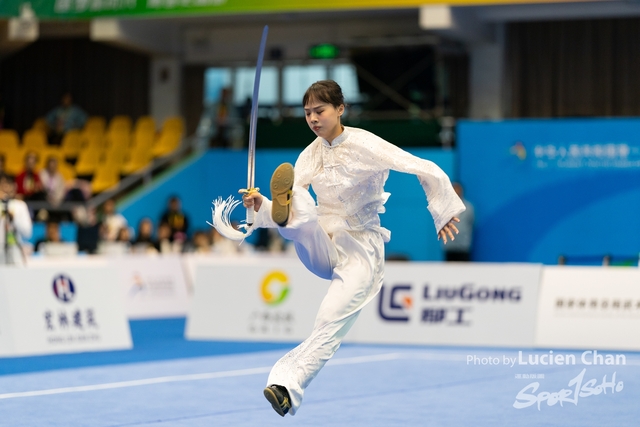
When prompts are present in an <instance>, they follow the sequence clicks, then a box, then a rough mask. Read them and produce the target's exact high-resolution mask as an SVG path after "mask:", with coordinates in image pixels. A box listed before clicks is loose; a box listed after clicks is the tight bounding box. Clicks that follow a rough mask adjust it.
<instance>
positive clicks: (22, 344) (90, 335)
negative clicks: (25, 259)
mask: <svg viewBox="0 0 640 427" xmlns="http://www.w3.org/2000/svg"><path fill="white" fill-rule="evenodd" d="M92 264H93V265H92V266H91V267H89V266H85V267H80V266H71V265H66V266H65V265H64V264H61V263H59V264H58V266H56V267H45V266H42V267H30V268H28V269H24V268H12V267H2V268H0V298H2V300H1V301H0V312H1V313H0V355H3V356H9V355H11V356H14V355H15V356H20V355H36V354H52V353H71V352H82V351H98V350H120V349H128V348H131V347H132V341H131V333H130V330H129V324H128V322H127V318H126V316H125V313H124V307H123V302H122V297H121V292H120V287H118V286H117V277H116V274H115V273H114V272H113V270H112V269H110V268H109V267H108V265H107V263H106V262H105V263H102V265H101V266H100V265H97V264H98V263H92Z"/></svg>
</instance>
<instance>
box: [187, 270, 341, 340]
mask: <svg viewBox="0 0 640 427" xmlns="http://www.w3.org/2000/svg"><path fill="white" fill-rule="evenodd" d="M278 261H279V262H278ZM328 286H329V281H327V280H323V279H320V278H318V277H316V276H314V275H313V274H311V273H310V272H309V271H307V270H306V268H305V267H304V266H303V265H302V264H301V263H300V262H299V261H297V260H294V259H286V258H285V259H280V260H275V259H274V260H268V259H266V260H261V259H252V260H250V262H248V263H245V264H240V263H237V264H234V263H226V264H225V263H222V262H220V263H219V264H217V265H216V264H209V263H207V264H202V265H198V266H197V267H196V278H195V289H194V298H193V302H192V304H191V308H190V310H189V316H188V318H187V326H186V337H187V338H188V339H212V340H250V341H271V342H276V341H277V342H289V341H291V342H294V341H302V340H304V339H305V338H306V337H307V336H308V335H309V334H310V333H311V330H312V328H313V323H314V320H315V316H316V312H317V311H318V307H319V306H320V303H321V302H322V299H323V298H324V295H325V294H326V292H327V289H328Z"/></svg>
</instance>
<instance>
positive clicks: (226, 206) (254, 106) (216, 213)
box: [209, 25, 269, 240]
mask: <svg viewBox="0 0 640 427" xmlns="http://www.w3.org/2000/svg"><path fill="white" fill-rule="evenodd" d="M268 32H269V26H267V25H265V27H264V30H263V31H262V40H261V41H260V51H259V52H258V62H257V65H256V77H255V80H254V82H253V99H252V100H251V121H250V123H249V161H248V170H247V188H243V189H241V190H240V193H242V194H251V193H255V192H257V191H259V190H260V189H259V188H256V187H254V179H255V167H256V127H257V124H258V94H259V92H260V73H261V72H262V61H263V59H264V49H265V46H266V44H267V33H268ZM241 202H242V201H241V200H235V199H234V198H233V196H229V197H228V198H227V199H226V200H222V197H219V198H218V199H217V200H214V202H213V208H211V213H212V217H213V223H209V224H210V225H212V226H213V227H215V229H216V230H218V232H219V233H220V234H222V235H223V236H224V237H226V238H227V239H232V240H244V239H245V238H246V237H248V236H250V235H251V233H252V232H253V227H252V225H253V222H254V213H255V211H254V209H253V207H250V208H247V219H246V223H245V224H242V225H241V226H240V227H242V228H243V229H244V230H245V232H244V233H243V232H242V231H240V230H237V229H236V228H234V227H233V225H231V221H230V219H229V216H230V215H231V212H232V211H233V210H234V209H235V208H236V206H238V205H239V204H240V203H241Z"/></svg>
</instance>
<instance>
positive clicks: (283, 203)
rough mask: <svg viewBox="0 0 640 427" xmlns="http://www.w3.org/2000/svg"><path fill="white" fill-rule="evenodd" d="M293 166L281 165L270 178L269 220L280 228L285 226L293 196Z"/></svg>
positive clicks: (288, 164)
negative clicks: (270, 203) (270, 201)
mask: <svg viewBox="0 0 640 427" xmlns="http://www.w3.org/2000/svg"><path fill="white" fill-rule="evenodd" d="M292 188H293V165H292V164H291V163H283V164H281V165H280V166H278V167H277V168H276V170H275V171H274V172H273V176H271V200H272V202H273V204H272V205H271V218H272V219H273V221H274V222H275V223H276V224H278V225H279V226H280V227H284V226H285V225H287V221H289V212H290V210H291V196H292V195H293V191H292Z"/></svg>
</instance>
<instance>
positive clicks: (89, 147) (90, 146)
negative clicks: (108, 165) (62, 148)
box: [76, 136, 105, 175]
mask: <svg viewBox="0 0 640 427" xmlns="http://www.w3.org/2000/svg"><path fill="white" fill-rule="evenodd" d="M104 152H105V144H104V138H102V137H99V136H95V137H90V138H88V139H87V142H86V144H85V146H84V147H83V148H82V150H81V151H80V154H79V155H78V162H77V163H76V174H77V175H93V173H94V172H95V170H96V168H97V167H98V165H99V164H100V162H101V160H102V158H103V156H104Z"/></svg>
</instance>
